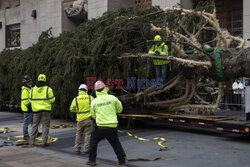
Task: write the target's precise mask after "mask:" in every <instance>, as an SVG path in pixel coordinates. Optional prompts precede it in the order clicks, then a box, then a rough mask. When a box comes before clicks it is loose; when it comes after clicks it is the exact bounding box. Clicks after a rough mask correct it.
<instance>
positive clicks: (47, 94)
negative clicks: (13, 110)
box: [29, 86, 55, 112]
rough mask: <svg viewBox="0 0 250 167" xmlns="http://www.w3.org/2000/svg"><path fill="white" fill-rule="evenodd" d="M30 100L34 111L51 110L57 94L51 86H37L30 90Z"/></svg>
mask: <svg viewBox="0 0 250 167" xmlns="http://www.w3.org/2000/svg"><path fill="white" fill-rule="evenodd" d="M29 100H30V103H31V107H32V111H33V112H39V111H51V110H52V105H51V104H52V103H54V102H55V96H54V93H53V90H52V89H51V88H50V87H49V86H42V87H37V86H35V87H34V88H32V89H31V91H30V94H29Z"/></svg>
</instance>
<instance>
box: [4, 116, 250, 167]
mask: <svg viewBox="0 0 250 167" xmlns="http://www.w3.org/2000/svg"><path fill="white" fill-rule="evenodd" d="M22 118H23V117H22V113H11V114H6V113H5V112H4V114H3V112H0V128H2V127H5V126H6V125H8V126H9V127H11V128H14V127H15V126H16V125H17V124H18V126H20V125H21V121H22ZM57 121H58V120H57ZM59 122H60V121H59ZM125 127H126V126H122V125H121V126H120V127H119V128H120V129H122V130H125ZM130 132H131V133H133V134H135V135H137V136H138V137H142V138H146V139H152V138H154V137H164V138H166V139H167V142H166V143H164V145H166V146H168V147H169V150H168V151H159V148H160V146H159V145H158V144H157V141H152V142H147V141H139V140H136V139H134V138H132V137H130V136H128V135H126V134H124V133H121V134H120V141H121V143H122V145H123V147H124V150H125V152H126V154H127V158H128V159H136V158H144V159H151V160H153V159H155V158H157V157H164V158H169V159H170V160H157V161H137V162H128V166H140V167H141V166H142V167H154V166H155V167H166V166H167V167H196V166H197V167H198V166H199V167H208V166H209V167H225V166H226V167H235V166H240V167H249V166H250V162H249V157H250V138H249V137H247V136H242V135H239V134H233V133H224V132H220V133H219V132H214V131H207V130H198V129H188V128H176V127H164V126H161V127H157V126H154V127H152V126H151V125H146V124H144V123H138V124H135V128H134V130H133V131H130ZM7 135H8V134H0V138H1V139H5V138H6V137H7ZM16 135H20V133H19V134H16ZM50 135H51V136H52V137H59V141H57V142H55V143H52V144H51V145H50V146H49V147H47V148H46V149H49V150H56V151H59V152H63V153H67V154H70V155H73V154H74V148H73V146H74V140H75V128H74V127H73V128H69V129H67V128H66V129H63V130H60V131H52V132H51V133H50ZM80 156H83V155H80ZM97 157H98V159H99V160H102V161H105V162H107V163H110V164H116V162H117V159H116V156H115V154H114V152H113V150H112V148H111V146H110V145H109V144H108V142H107V141H106V140H103V141H102V142H100V143H99V145H98V155H97ZM172 159H175V160H172ZM99 166H102V165H99Z"/></svg>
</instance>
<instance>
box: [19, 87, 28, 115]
mask: <svg viewBox="0 0 250 167" xmlns="http://www.w3.org/2000/svg"><path fill="white" fill-rule="evenodd" d="M29 94H30V88H29V87H28V86H22V91H21V109H22V111H24V112H28V107H27V106H28V105H29V104H30V102H29Z"/></svg>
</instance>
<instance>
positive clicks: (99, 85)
mask: <svg viewBox="0 0 250 167" xmlns="http://www.w3.org/2000/svg"><path fill="white" fill-rule="evenodd" d="M103 88H105V84H104V83H103V82H102V81H97V82H96V83H95V90H99V89H103Z"/></svg>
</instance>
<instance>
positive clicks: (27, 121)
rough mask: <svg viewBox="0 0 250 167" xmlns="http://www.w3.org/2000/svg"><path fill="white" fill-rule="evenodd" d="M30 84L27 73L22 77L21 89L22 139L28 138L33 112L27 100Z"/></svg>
mask: <svg viewBox="0 0 250 167" xmlns="http://www.w3.org/2000/svg"><path fill="white" fill-rule="evenodd" d="M31 86H32V80H31V78H30V76H29V75H25V76H24V77H23V84H22V91H21V109H22V111H23V112H24V118H23V140H29V132H28V127H29V125H31V126H32V123H33V113H32V110H31V105H30V102H29V93H30V89H31Z"/></svg>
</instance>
